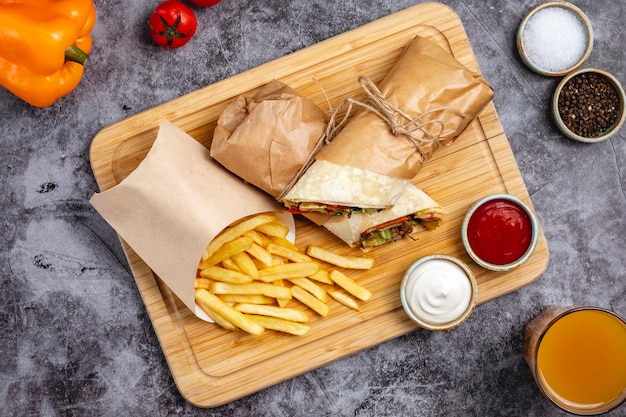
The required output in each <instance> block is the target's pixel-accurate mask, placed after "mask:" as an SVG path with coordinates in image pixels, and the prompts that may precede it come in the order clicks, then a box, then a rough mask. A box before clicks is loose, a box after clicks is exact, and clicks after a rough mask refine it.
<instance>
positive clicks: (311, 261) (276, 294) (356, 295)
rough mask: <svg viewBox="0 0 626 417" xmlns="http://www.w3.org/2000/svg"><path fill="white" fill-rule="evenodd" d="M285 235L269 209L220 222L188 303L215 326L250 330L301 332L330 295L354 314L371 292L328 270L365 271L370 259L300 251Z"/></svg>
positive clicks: (327, 310) (325, 309) (312, 249)
mask: <svg viewBox="0 0 626 417" xmlns="http://www.w3.org/2000/svg"><path fill="white" fill-rule="evenodd" d="M288 233H289V228H288V227H287V226H286V225H285V224H284V223H283V222H282V221H280V219H278V218H277V217H276V216H275V215H274V214H272V213H263V214H258V215H254V216H251V217H248V218H245V219H243V220H241V221H239V222H237V223H236V224H233V225H231V226H229V227H227V228H226V229H225V230H224V231H222V232H221V233H220V234H219V235H218V236H216V237H215V239H213V240H212V241H211V243H209V245H208V246H207V248H206V250H205V252H204V254H203V256H202V259H201V260H200V264H199V265H198V274H197V277H196V284H195V300H196V303H197V304H198V305H199V306H200V307H201V308H202V310H203V311H204V312H206V314H207V315H208V316H209V317H210V318H211V319H213V321H215V323H217V324H219V325H220V326H222V327H223V328H225V329H227V330H238V329H241V330H244V331H246V332H248V333H251V334H255V335H258V334H261V333H263V332H264V331H265V329H270V330H275V331H279V332H284V333H290V334H293V335H304V334H306V333H308V332H309V330H310V328H311V326H310V325H309V324H307V322H308V321H309V318H310V317H309V314H308V312H313V313H312V314H318V315H320V316H322V317H326V316H328V314H329V313H330V306H329V303H328V301H329V298H328V297H329V296H330V297H331V298H333V299H335V300H336V301H338V302H340V303H342V304H344V305H345V306H347V307H350V308H352V309H354V310H357V311H358V310H359V309H360V306H359V302H360V301H367V300H369V299H370V298H371V297H372V294H371V292H370V291H368V290H367V289H365V288H364V287H362V286H361V285H359V284H358V283H356V282H355V281H354V280H353V279H352V278H350V277H349V276H348V275H346V274H345V273H344V272H341V271H340V270H339V269H336V268H335V267H339V268H345V269H370V268H372V266H373V264H374V260H373V258H370V257H362V256H343V255H339V254H337V253H334V252H331V251H328V250H325V249H323V248H320V247H318V246H313V245H312V246H309V247H308V248H307V249H306V253H304V252H302V251H300V250H299V249H298V248H297V247H296V246H295V245H294V244H293V243H291V242H290V241H289V240H288V239H287V238H286V236H287V234H288ZM320 261H321V262H320ZM359 300H360V301H359Z"/></svg>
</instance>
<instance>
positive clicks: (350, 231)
mask: <svg viewBox="0 0 626 417" xmlns="http://www.w3.org/2000/svg"><path fill="white" fill-rule="evenodd" d="M443 214H444V211H443V209H442V208H441V207H440V206H439V204H438V203H437V202H436V201H435V200H433V199H432V198H431V197H430V196H429V195H428V194H426V193H425V192H424V191H422V190H421V189H419V188H417V187H416V186H414V185H413V184H408V185H407V186H406V187H405V189H404V191H403V192H402V194H401V195H400V198H399V199H398V201H397V203H396V204H395V205H394V206H393V207H391V208H388V209H385V210H381V211H378V212H376V213H374V214H365V213H363V214H359V215H353V216H333V217H328V216H324V215H321V214H307V215H306V217H307V218H309V219H310V220H311V221H313V222H314V223H317V224H318V225H321V226H324V227H325V228H326V229H328V230H329V231H331V232H332V233H333V234H334V235H336V236H337V237H339V238H340V239H341V240H343V241H344V242H346V243H347V244H348V245H350V246H360V241H361V234H362V233H364V232H366V231H368V230H370V229H371V228H374V227H376V226H379V225H382V224H384V223H387V222H390V221H392V220H395V219H398V218H401V217H404V216H408V215H415V218H416V219H428V220H432V219H436V220H435V222H437V223H438V222H439V221H441V219H442V218H443Z"/></svg>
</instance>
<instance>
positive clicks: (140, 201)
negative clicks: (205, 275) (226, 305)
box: [90, 121, 295, 321]
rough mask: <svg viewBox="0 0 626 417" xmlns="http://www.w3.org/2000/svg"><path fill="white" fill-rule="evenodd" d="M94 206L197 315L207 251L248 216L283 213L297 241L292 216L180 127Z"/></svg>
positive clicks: (161, 136) (167, 132) (168, 127)
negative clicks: (197, 286)
mask: <svg viewBox="0 0 626 417" xmlns="http://www.w3.org/2000/svg"><path fill="white" fill-rule="evenodd" d="M90 202H91V204H92V205H93V206H94V207H95V209H96V210H97V211H98V212H99V213H100V215H102V217H103V218H104V219H105V220H106V221H107V222H108V223H109V224H110V225H111V226H112V227H113V228H114V229H115V231H116V232H117V233H118V234H119V236H120V237H121V238H122V239H124V240H125V241H126V243H128V245H129V246H130V247H131V248H132V249H133V250H134V251H135V252H136V253H137V254H138V255H139V257H141V259H142V260H143V261H144V262H145V263H146V264H147V265H148V266H149V267H150V268H151V269H152V270H153V271H154V272H155V273H156V274H157V275H158V276H159V278H160V279H161V280H162V281H163V282H164V283H165V284H166V285H167V286H168V287H169V288H170V289H171V290H172V291H173V292H174V293H175V294H176V295H177V296H178V298H180V300H181V301H182V302H183V303H184V304H185V305H186V306H187V307H188V308H190V309H191V311H193V312H194V313H195V314H196V316H198V317H199V318H202V319H204V320H206V321H211V320H210V319H209V317H208V316H207V315H206V314H205V313H204V312H203V311H202V309H201V308H200V307H199V306H197V305H196V303H195V300H194V284H195V278H196V272H197V267H198V263H199V261H200V258H201V257H202V254H203V253H204V250H205V248H206V246H207V244H208V243H209V242H210V241H211V240H212V239H213V238H214V237H215V236H216V235H217V234H218V233H219V232H221V231H222V230H223V229H224V228H225V227H226V226H228V225H229V224H231V223H232V222H234V221H236V220H239V219H241V218H243V217H246V216H249V215H252V214H258V213H264V212H280V213H278V214H279V215H280V218H281V220H283V221H284V222H285V223H286V224H287V225H288V226H289V227H290V230H291V235H290V238H291V239H292V240H293V239H295V225H294V221H293V217H292V216H291V215H290V214H289V213H286V212H285V211H284V208H282V207H280V206H279V205H278V204H277V203H276V201H275V200H274V199H272V198H271V197H270V196H268V195H267V194H265V193H263V192H261V191H259V190H257V189H255V188H254V187H251V186H250V185H247V184H245V183H244V182H243V181H242V180H241V179H239V178H237V177H236V176H235V175H233V174H231V173H230V172H228V171H227V170H226V169H224V168H223V167H222V166H220V165H219V164H218V163H217V162H215V161H214V160H213V159H212V158H211V157H210V155H209V151H208V149H207V148H205V147H204V146H203V145H202V144H200V143H199V142H197V141H196V140H195V139H194V138H192V137H191V136H189V135H187V134H186V133H185V132H184V131H182V130H181V129H179V128H178V127H176V126H175V125H174V124H172V123H170V122H168V121H165V122H163V123H161V125H160V127H159V132H158V135H157V138H156V140H155V142H154V144H153V145H152V148H151V149H150V151H149V152H148V154H147V155H146V158H145V159H144V160H143V161H142V162H141V164H140V165H139V166H138V167H137V169H135V170H134V171H133V172H132V173H131V174H130V175H129V176H128V177H127V178H125V179H124V180H123V181H122V182H121V183H119V184H118V185H116V186H115V187H113V188H111V189H109V190H106V191H103V192H101V193H98V194H95V195H94V196H93V197H92V198H91V200H90Z"/></svg>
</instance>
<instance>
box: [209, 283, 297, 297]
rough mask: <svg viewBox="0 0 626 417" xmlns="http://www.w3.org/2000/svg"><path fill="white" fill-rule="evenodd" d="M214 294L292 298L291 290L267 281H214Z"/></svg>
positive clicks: (212, 289)
mask: <svg viewBox="0 0 626 417" xmlns="http://www.w3.org/2000/svg"><path fill="white" fill-rule="evenodd" d="M209 291H210V292H212V293H213V294H255V295H265V296H267V297H272V298H289V299H291V290H290V289H289V288H286V287H280V286H278V285H274V284H268V283H265V282H251V283H248V284H230V283H228V282H212V283H211V288H210V289H209Z"/></svg>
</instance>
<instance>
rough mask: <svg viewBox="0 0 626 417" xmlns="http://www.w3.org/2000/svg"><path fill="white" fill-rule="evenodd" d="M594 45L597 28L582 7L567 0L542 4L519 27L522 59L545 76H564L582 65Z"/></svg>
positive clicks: (518, 46) (518, 44) (532, 10)
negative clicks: (594, 33) (593, 27)
mask: <svg viewBox="0 0 626 417" xmlns="http://www.w3.org/2000/svg"><path fill="white" fill-rule="evenodd" d="M592 48H593V29H592V27H591V22H590V21H589V19H588V18H587V16H586V15H585V14H584V13H583V12H582V10H580V9H579V8H578V7H576V6H574V5H573V4H570V3H567V2H563V1H552V2H547V3H542V4H539V5H537V6H535V7H533V8H532V9H530V10H529V11H528V13H526V15H525V16H524V18H523V19H522V22H521V23H520V25H519V28H518V30H517V50H518V52H519V54H520V57H521V58H522V61H524V63H525V64H526V66H528V67H529V68H530V69H531V70H533V71H535V72H536V73H538V74H541V75H548V76H563V75H566V74H569V73H570V72H572V71H575V70H576V69H578V68H580V67H581V66H582V64H583V63H584V62H585V61H586V60H587V58H589V55H590V54H591V49H592Z"/></svg>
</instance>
